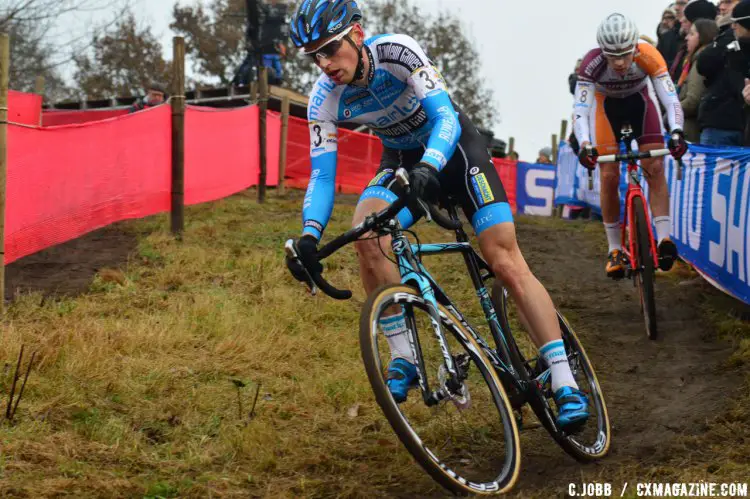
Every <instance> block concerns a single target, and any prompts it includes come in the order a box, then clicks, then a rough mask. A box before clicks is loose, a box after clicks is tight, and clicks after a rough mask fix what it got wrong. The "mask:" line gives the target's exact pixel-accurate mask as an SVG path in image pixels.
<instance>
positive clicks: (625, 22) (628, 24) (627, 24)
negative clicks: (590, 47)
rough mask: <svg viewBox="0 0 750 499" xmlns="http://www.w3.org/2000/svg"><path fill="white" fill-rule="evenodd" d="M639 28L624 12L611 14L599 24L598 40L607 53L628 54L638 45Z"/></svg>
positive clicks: (603, 50)
mask: <svg viewBox="0 0 750 499" xmlns="http://www.w3.org/2000/svg"><path fill="white" fill-rule="evenodd" d="M638 36H639V33H638V28H637V27H636V25H635V23H634V22H633V21H631V20H630V19H628V18H627V17H625V16H623V15H622V14H611V15H610V16H609V17H607V18H606V19H605V20H604V21H602V23H601V24H600V25H599V29H598V30H597V31H596V41H597V42H599V47H600V48H601V49H602V52H604V53H605V54H606V55H615V56H618V55H627V54H629V53H632V52H634V51H635V47H636V46H637V45H638Z"/></svg>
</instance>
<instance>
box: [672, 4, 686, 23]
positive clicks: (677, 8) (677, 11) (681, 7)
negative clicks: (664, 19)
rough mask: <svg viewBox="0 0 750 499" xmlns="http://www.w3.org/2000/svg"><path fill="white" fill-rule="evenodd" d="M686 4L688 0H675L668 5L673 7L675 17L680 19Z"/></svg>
mask: <svg viewBox="0 0 750 499" xmlns="http://www.w3.org/2000/svg"><path fill="white" fill-rule="evenodd" d="M687 4H688V0H677V1H676V2H675V3H673V4H672V5H670V7H672V8H673V9H674V13H675V17H676V18H677V19H678V20H679V19H682V16H683V14H684V13H685V7H686V6H687Z"/></svg>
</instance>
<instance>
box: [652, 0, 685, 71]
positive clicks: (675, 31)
mask: <svg viewBox="0 0 750 499" xmlns="http://www.w3.org/2000/svg"><path fill="white" fill-rule="evenodd" d="M656 38H657V40H658V41H657V43H656V48H657V49H658V50H659V53H661V55H662V57H664V60H665V61H667V67H670V66H671V65H672V63H673V62H674V58H675V56H676V55H677V51H678V50H679V49H680V43H681V41H682V36H681V35H680V25H679V23H678V22H677V12H675V10H674V9H673V8H672V7H667V8H666V9H664V12H663V13H662V15H661V23H659V27H658V28H657V29H656Z"/></svg>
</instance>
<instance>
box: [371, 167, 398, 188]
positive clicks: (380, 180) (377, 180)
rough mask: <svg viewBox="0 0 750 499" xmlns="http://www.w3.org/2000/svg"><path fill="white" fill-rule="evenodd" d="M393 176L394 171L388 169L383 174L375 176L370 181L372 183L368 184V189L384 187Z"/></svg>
mask: <svg viewBox="0 0 750 499" xmlns="http://www.w3.org/2000/svg"><path fill="white" fill-rule="evenodd" d="M392 175H393V170H391V169H390V168H386V169H385V170H383V171H382V172H380V173H378V174H377V175H375V177H374V178H373V179H372V180H370V183H369V184H367V187H373V186H376V185H384V184H385V183H386V182H388V181H389V180H390V177H391V176H392Z"/></svg>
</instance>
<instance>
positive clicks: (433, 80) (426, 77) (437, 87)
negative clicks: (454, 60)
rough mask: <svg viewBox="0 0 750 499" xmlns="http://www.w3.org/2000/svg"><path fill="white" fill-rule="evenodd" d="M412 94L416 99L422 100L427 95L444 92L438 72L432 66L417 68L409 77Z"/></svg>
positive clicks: (442, 82)
mask: <svg viewBox="0 0 750 499" xmlns="http://www.w3.org/2000/svg"><path fill="white" fill-rule="evenodd" d="M411 81H412V85H413V86H414V93H416V94H417V98H418V99H420V100H421V99H424V98H425V97H427V96H428V95H430V94H432V93H434V92H439V91H441V90H445V82H444V80H443V77H442V76H441V75H440V72H439V71H438V70H437V69H436V68H435V67H434V66H425V67H423V68H419V69H418V70H417V71H416V72H415V73H413V74H412V77H411Z"/></svg>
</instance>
